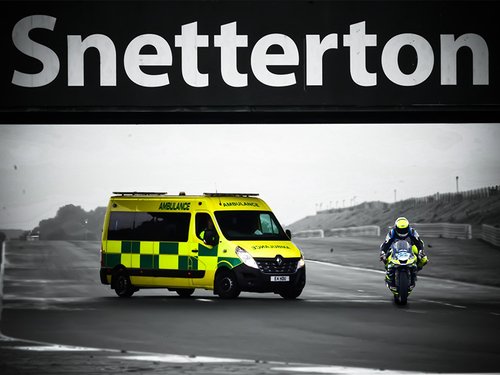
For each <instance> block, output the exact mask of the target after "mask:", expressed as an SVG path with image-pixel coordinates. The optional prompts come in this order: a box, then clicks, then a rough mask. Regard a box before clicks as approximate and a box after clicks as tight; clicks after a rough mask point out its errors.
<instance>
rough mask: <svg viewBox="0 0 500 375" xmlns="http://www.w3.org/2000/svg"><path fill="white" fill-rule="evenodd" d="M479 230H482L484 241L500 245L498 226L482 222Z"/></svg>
mask: <svg viewBox="0 0 500 375" xmlns="http://www.w3.org/2000/svg"><path fill="white" fill-rule="evenodd" d="M481 231H482V232H483V236H482V237H483V240H484V241H486V242H488V243H490V244H492V245H495V246H499V247H500V228H496V227H494V226H492V225H487V224H483V225H481Z"/></svg>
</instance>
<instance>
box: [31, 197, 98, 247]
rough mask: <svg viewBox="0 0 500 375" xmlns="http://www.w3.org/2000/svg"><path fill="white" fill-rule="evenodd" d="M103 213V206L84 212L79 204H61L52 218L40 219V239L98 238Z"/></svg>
mask: <svg viewBox="0 0 500 375" xmlns="http://www.w3.org/2000/svg"><path fill="white" fill-rule="evenodd" d="M105 213H106V208H105V207H98V208H96V209H95V210H93V211H90V212H86V211H85V210H84V209H82V208H81V207H80V206H75V205H72V204H69V205H66V206H63V207H61V208H59V210H58V211H57V214H56V216H55V217H54V218H51V219H46V220H42V221H40V225H39V233H40V239H41V240H98V239H100V237H101V231H102V224H103V221H104V215H105Z"/></svg>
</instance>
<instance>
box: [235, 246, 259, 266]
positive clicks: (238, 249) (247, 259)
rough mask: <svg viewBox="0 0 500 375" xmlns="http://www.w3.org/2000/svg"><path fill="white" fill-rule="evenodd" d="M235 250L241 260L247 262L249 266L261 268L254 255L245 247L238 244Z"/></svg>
mask: <svg viewBox="0 0 500 375" xmlns="http://www.w3.org/2000/svg"><path fill="white" fill-rule="evenodd" d="M235 252H236V255H238V257H239V258H240V259H241V261H242V262H243V263H245V264H246V265H247V266H248V267H252V268H256V269H259V266H258V265H257V262H256V261H255V259H253V257H252V256H251V255H250V254H249V253H248V252H247V251H246V250H245V249H242V248H241V247H239V246H236V250H235Z"/></svg>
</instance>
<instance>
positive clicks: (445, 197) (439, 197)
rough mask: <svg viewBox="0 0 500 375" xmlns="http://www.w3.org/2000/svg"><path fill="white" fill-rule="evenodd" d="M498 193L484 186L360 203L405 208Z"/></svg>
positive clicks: (328, 211)
mask: <svg viewBox="0 0 500 375" xmlns="http://www.w3.org/2000/svg"><path fill="white" fill-rule="evenodd" d="M498 195H500V186H499V185H496V186H490V187H485V188H481V189H474V190H467V191H461V192H458V193H436V194H432V195H428V196H426V197H418V198H409V199H405V200H400V201H397V202H395V203H384V202H364V203H361V205H358V206H362V207H364V208H366V207H375V206H377V205H378V206H381V207H383V208H388V207H390V206H392V205H395V206H396V207H398V208H402V207H403V208H405V207H415V206H419V205H426V204H431V203H435V202H459V201H462V200H464V199H481V198H489V197H491V196H498ZM352 208H353V206H351V207H346V208H330V209H326V210H319V211H316V214H333V213H338V212H342V211H345V210H348V209H352Z"/></svg>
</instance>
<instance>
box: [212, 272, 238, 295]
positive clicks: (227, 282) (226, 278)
mask: <svg viewBox="0 0 500 375" xmlns="http://www.w3.org/2000/svg"><path fill="white" fill-rule="evenodd" d="M240 293H241V289H240V286H239V285H238V280H237V279H236V275H235V274H234V272H233V270H231V269H229V268H227V267H225V266H222V267H219V269H218V270H217V272H216V273H215V278H214V294H218V295H219V297H220V298H222V299H232V298H236V297H238V296H239V295H240Z"/></svg>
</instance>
